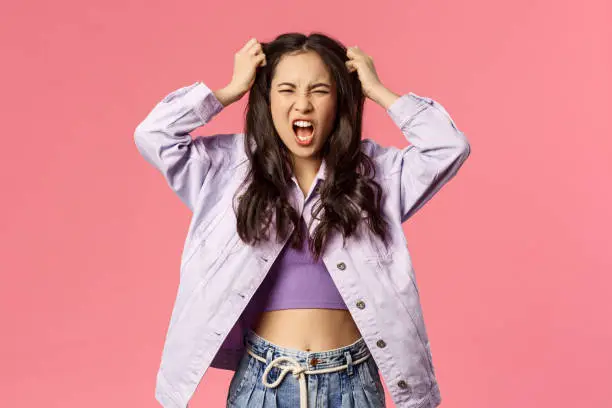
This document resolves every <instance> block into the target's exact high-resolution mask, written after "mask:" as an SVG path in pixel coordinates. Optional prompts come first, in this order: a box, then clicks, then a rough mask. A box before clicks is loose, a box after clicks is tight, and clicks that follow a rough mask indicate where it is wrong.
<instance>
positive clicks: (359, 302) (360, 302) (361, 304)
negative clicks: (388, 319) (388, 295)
mask: <svg viewBox="0 0 612 408" xmlns="http://www.w3.org/2000/svg"><path fill="white" fill-rule="evenodd" d="M356 305H357V307H358V308H360V309H363V308H364V307H365V303H364V302H363V301H362V300H359V301H357V303H356Z"/></svg>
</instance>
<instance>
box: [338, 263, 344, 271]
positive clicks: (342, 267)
mask: <svg viewBox="0 0 612 408" xmlns="http://www.w3.org/2000/svg"><path fill="white" fill-rule="evenodd" d="M336 266H337V267H338V269H340V270H341V271H343V270H345V269H346V265H345V264H344V262H339V263H338V265H336Z"/></svg>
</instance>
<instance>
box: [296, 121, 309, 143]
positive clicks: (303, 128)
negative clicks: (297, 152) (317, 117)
mask: <svg viewBox="0 0 612 408" xmlns="http://www.w3.org/2000/svg"><path fill="white" fill-rule="evenodd" d="M293 133H294V134H295V140H296V141H297V143H298V144H300V145H302V146H307V145H309V144H311V143H312V140H313V138H314V126H313V125H312V124H308V123H306V122H303V121H296V122H295V123H294V124H293Z"/></svg>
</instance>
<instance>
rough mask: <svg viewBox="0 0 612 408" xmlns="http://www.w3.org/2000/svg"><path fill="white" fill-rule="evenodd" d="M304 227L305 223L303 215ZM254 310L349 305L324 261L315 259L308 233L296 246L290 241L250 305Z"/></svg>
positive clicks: (334, 307)
mask: <svg viewBox="0 0 612 408" xmlns="http://www.w3.org/2000/svg"><path fill="white" fill-rule="evenodd" d="M301 222H302V227H303V228H304V230H306V223H305V221H304V219H303V218H302V219H301ZM255 307H256V308H257V310H253V308H255ZM248 308H249V309H251V312H253V313H254V312H259V311H264V312H265V311H270V310H279V309H300V308H326V309H347V310H348V307H347V306H346V304H345V303H344V300H342V296H340V293H339V292H338V289H337V288H336V285H335V284H334V281H333V280H332V278H331V276H330V275H329V272H328V271H327V268H326V267H325V264H323V262H322V261H321V260H319V261H318V262H315V261H314V259H313V257H312V255H311V254H310V251H309V250H308V236H307V234H305V239H304V241H303V242H302V248H301V249H299V250H296V249H294V248H292V247H291V244H290V243H287V244H286V245H285V247H284V248H283V250H282V251H281V253H280V254H279V255H278V258H277V259H276V261H274V264H273V265H272V267H271V269H270V271H269V272H268V275H267V276H266V278H265V279H264V281H263V282H262V283H261V285H260V286H259V288H258V289H257V291H256V292H255V294H254V295H253V298H252V299H251V302H250V303H249V305H248Z"/></svg>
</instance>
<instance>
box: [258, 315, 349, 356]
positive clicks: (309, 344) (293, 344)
mask: <svg viewBox="0 0 612 408" xmlns="http://www.w3.org/2000/svg"><path fill="white" fill-rule="evenodd" d="M252 329H253V331H254V332H255V333H257V334H258V335H259V336H261V337H263V338H264V339H266V340H268V341H270V342H272V343H274V344H276V345H278V346H281V347H286V348H292V349H298V350H302V351H310V352H316V351H326V350H331V349H336V348H340V347H344V346H347V345H349V344H352V343H354V342H355V341H357V340H358V339H359V338H360V337H361V333H360V332H359V329H357V325H356V324H355V321H354V320H353V317H352V316H351V314H350V312H349V311H348V310H344V309H283V310H272V311H268V312H263V313H262V314H261V315H260V317H259V319H258V320H257V321H256V322H255V324H254V325H253V326H252Z"/></svg>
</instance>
